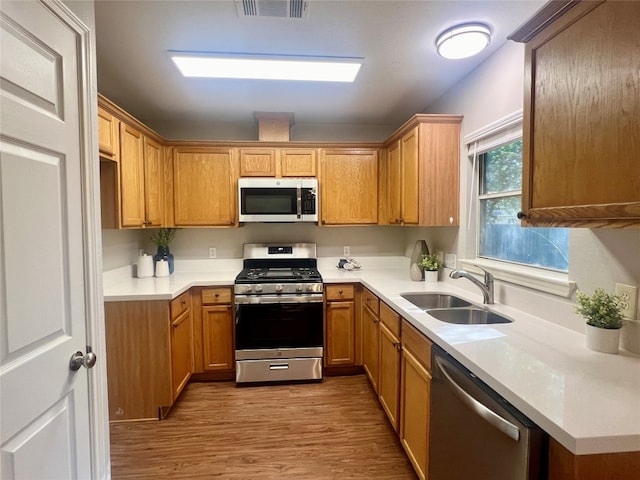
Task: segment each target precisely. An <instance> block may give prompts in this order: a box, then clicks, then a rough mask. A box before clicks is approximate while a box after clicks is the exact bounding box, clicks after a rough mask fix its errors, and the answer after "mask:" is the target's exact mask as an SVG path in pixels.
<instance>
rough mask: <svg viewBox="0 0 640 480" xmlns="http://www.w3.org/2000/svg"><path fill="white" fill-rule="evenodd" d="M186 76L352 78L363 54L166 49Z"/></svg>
mask: <svg viewBox="0 0 640 480" xmlns="http://www.w3.org/2000/svg"><path fill="white" fill-rule="evenodd" d="M169 53H170V54H171V59H172V60H173V62H174V63H175V64H176V66H177V67H178V69H179V70H180V72H181V73H182V75H184V76H185V77H207V78H239V79H260V80H306V81H314V82H353V81H354V80H355V78H356V75H357V74H358V71H359V70H360V67H361V66H362V62H363V59H362V58H345V57H294V56H277V55H234V54H214V53H211V54H196V53H182V52H169Z"/></svg>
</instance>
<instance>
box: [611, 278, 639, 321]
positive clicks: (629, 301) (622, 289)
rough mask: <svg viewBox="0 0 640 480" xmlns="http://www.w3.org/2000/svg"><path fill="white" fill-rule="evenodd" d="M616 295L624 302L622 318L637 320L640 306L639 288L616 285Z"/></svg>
mask: <svg viewBox="0 0 640 480" xmlns="http://www.w3.org/2000/svg"><path fill="white" fill-rule="evenodd" d="M616 294H617V295H618V296H619V297H620V299H621V300H622V306H623V310H622V317H623V318H626V319H627V320H635V318H636V308H637V306H638V287H634V286H632V285H624V284H622V283H616Z"/></svg>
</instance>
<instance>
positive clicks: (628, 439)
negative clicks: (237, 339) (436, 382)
mask: <svg viewBox="0 0 640 480" xmlns="http://www.w3.org/2000/svg"><path fill="white" fill-rule="evenodd" d="M335 263H336V262H335V261H334V260H329V259H325V260H324V261H323V259H319V262H318V265H319V269H320V272H321V274H322V277H323V280H324V282H325V283H338V282H361V283H362V284H363V285H364V286H365V287H367V288H369V289H370V290H371V291H372V292H373V293H375V294H376V295H377V296H378V297H380V299H381V300H382V301H384V302H385V303H386V304H387V305H389V306H390V307H392V308H393V309H394V310H395V311H397V312H398V313H399V314H400V315H401V316H402V317H403V318H405V319H406V320H407V321H409V322H410V323H411V324H412V325H414V326H415V327H416V328H417V329H419V330H420V331H421V332H422V333H424V334H425V335H426V336H428V337H429V338H430V339H431V340H432V341H433V342H434V343H436V344H438V345H440V346H441V347H443V348H444V349H445V350H446V351H447V352H449V353H450V354H451V355H452V356H453V357H455V358H456V359H457V360H458V361H459V362H460V363H462V364H463V365H465V366H466V367H467V368H468V369H469V370H471V371H472V372H473V373H474V374H475V375H477V376H478V378H480V379H481V380H483V381H484V382H485V383H487V384H488V385H489V386H490V387H491V388H493V389H494V390H495V391H496V392H497V393H498V394H500V395H502V396H503V397H504V398H505V399H507V400H508V401H509V402H510V403H512V404H513V405H514V406H515V407H516V408H518V409H519V410H520V411H522V412H523V413H524V414H525V415H526V416H528V417H529V418H530V419H531V420H533V421H534V422H535V423H536V424H538V425H539V426H540V427H541V428H542V429H543V430H545V431H546V432H547V433H548V434H549V435H551V436H552V437H554V438H555V439H556V440H557V441H558V442H560V443H561V444H562V445H564V446H565V448H567V449H568V450H569V451H571V452H573V453H574V454H576V455H582V454H595V453H609V452H625V451H640V356H638V355H634V354H631V353H629V352H626V351H624V350H620V353H619V354H618V355H611V354H605V353H598V352H594V351H591V350H589V349H587V348H586V346H585V339H584V335H582V334H580V333H578V332H575V331H573V330H570V329H567V328H564V327H562V326H560V325H557V324H555V323H552V322H548V321H545V320H542V319H540V318H538V317H536V316H535V312H531V313H528V312H523V311H520V310H516V309H514V308H510V307H508V306H505V305H500V304H496V305H492V306H491V309H492V310H494V311H496V312H499V313H502V314H504V315H506V316H508V317H510V318H512V319H513V320H514V322H513V323H509V324H493V325H453V324H449V323H444V322H441V321H439V320H436V319H435V318H433V317H431V316H430V315H428V314H427V313H425V312H424V311H422V310H420V309H418V308H417V307H415V306H414V305H413V304H411V303H410V302H408V301H407V300H405V299H404V298H402V297H401V296H400V294H401V293H404V292H446V293H452V294H455V295H457V296H459V297H462V298H465V299H467V300H469V301H471V302H473V303H477V304H481V303H482V295H481V294H480V291H479V290H478V293H477V294H475V293H470V292H469V291H467V290H464V289H461V288H458V287H456V286H455V285H452V284H451V283H450V282H438V283H435V284H432V283H425V282H413V281H411V280H410V279H409V269H408V264H407V261H406V259H404V258H401V259H398V258H393V257H389V258H387V259H384V260H382V261H379V262H376V264H375V266H374V267H369V268H367V267H366V264H364V262H363V264H364V265H365V267H364V268H363V269H362V270H359V271H352V272H347V271H342V270H338V269H337V268H335ZM370 263H371V262H369V264H370ZM241 266H242V263H241V261H240V260H227V261H220V262H217V263H213V262H200V263H198V262H196V261H183V262H180V261H176V271H175V273H174V274H173V275H171V276H170V277H168V278H146V279H137V278H133V277H132V275H131V269H130V268H125V269H118V270H117V271H110V272H105V274H104V298H105V301H126V300H170V299H172V298H175V297H177V296H178V295H180V294H181V293H182V292H184V291H186V290H187V289H189V288H191V287H194V286H210V285H232V284H233V281H234V279H235V276H236V275H237V274H238V273H239V272H240V269H241ZM532 313H533V314H532Z"/></svg>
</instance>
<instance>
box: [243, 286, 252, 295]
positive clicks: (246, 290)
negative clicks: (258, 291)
mask: <svg viewBox="0 0 640 480" xmlns="http://www.w3.org/2000/svg"><path fill="white" fill-rule="evenodd" d="M244 291H245V293H251V285H245V286H244Z"/></svg>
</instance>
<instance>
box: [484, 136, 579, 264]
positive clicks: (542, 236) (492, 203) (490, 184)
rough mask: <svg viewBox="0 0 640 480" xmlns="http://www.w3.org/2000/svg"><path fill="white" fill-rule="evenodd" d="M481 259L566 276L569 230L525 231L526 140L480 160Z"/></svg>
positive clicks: (494, 150) (513, 142)
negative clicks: (521, 216) (522, 213)
mask: <svg viewBox="0 0 640 480" xmlns="http://www.w3.org/2000/svg"><path fill="white" fill-rule="evenodd" d="M478 172H479V177H480V178H479V180H480V183H479V189H478V192H479V195H478V250H477V256H478V257H482V258H489V259H494V260H501V261H506V262H513V263H519V264H525V265H532V266H536V267H543V268H549V269H553V270H559V271H564V272H566V271H567V270H568V267H569V260H568V257H569V255H568V251H569V232H568V230H567V229H566V228H532V227H526V228H523V227H521V226H520V220H518V218H517V216H516V215H517V213H518V212H519V211H520V198H521V187H522V140H521V139H517V140H511V141H509V142H508V143H503V144H501V145H499V146H492V147H490V148H488V149H487V150H486V151H485V152H484V153H482V154H480V155H479V156H478Z"/></svg>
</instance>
